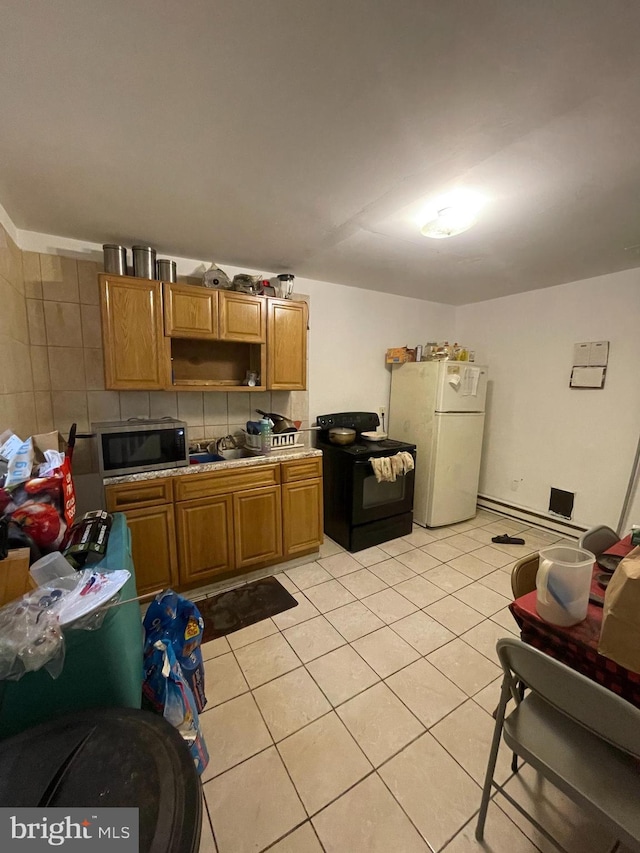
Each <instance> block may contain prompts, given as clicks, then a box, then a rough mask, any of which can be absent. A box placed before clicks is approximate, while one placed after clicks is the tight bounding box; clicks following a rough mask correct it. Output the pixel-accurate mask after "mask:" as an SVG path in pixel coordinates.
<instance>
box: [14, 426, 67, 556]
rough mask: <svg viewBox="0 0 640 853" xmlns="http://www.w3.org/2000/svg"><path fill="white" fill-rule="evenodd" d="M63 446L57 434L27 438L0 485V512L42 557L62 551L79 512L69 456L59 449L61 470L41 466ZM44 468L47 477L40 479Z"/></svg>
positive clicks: (59, 466)
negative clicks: (14, 524) (68, 531)
mask: <svg viewBox="0 0 640 853" xmlns="http://www.w3.org/2000/svg"><path fill="white" fill-rule="evenodd" d="M63 446H64V442H63V441H62V439H61V438H60V436H59V435H58V433H50V434H46V435H37V436H33V437H32V438H29V439H27V441H25V442H23V444H22V445H21V447H20V448H19V449H18V451H17V452H16V453H15V454H14V456H13V457H12V458H11V460H10V461H9V469H8V472H7V476H6V479H5V482H4V484H3V485H1V486H0V513H3V514H4V515H7V516H9V518H10V519H11V521H14V522H15V523H16V524H17V525H18V526H19V527H20V528H22V530H23V531H24V533H26V534H27V536H29V537H30V538H31V539H32V540H33V541H34V542H35V544H36V545H37V546H38V548H39V549H40V552H41V553H42V554H48V553H50V552H51V551H58V550H59V549H60V547H61V544H62V540H63V537H64V535H65V533H66V531H67V527H69V526H70V525H71V524H72V523H73V519H74V518H75V513H76V498H75V491H74V487H73V478H72V476H71V461H70V459H69V457H68V456H65V455H64V453H62V452H61V451H59V450H58V451H56V453H55V456H56V457H57V459H58V460H61V461H59V464H58V467H56V468H51V466H50V465H44V466H43V465H42V462H43V461H44V462H46V459H47V457H46V455H45V454H46V453H47V452H50V451H55V448H60V447H63ZM41 467H43V468H44V470H45V471H46V476H38V474H39V473H40V470H39V469H40V468H41ZM0 482H1V481H0Z"/></svg>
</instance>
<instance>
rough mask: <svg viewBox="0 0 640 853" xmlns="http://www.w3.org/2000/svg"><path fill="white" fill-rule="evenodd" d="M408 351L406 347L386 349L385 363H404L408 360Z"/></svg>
mask: <svg viewBox="0 0 640 853" xmlns="http://www.w3.org/2000/svg"><path fill="white" fill-rule="evenodd" d="M409 352H410V350H408V349H407V348H406V347H393V348H391V349H388V350H387V364H404V362H405V361H409V360H410V359H409Z"/></svg>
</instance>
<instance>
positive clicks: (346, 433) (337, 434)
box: [329, 427, 357, 444]
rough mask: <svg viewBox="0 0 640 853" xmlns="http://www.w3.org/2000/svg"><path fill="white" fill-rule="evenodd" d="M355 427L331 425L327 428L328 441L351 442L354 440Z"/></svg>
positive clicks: (337, 442) (334, 442) (336, 442)
mask: <svg viewBox="0 0 640 853" xmlns="http://www.w3.org/2000/svg"><path fill="white" fill-rule="evenodd" d="M356 435H357V433H356V431H355V429H349V427H332V428H331V429H330V430H329V441H330V442H331V443H332V444H353V442H354V441H355V440H356Z"/></svg>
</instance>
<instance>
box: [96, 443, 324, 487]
mask: <svg viewBox="0 0 640 853" xmlns="http://www.w3.org/2000/svg"><path fill="white" fill-rule="evenodd" d="M310 456H322V451H321V450H316V449H315V448H313V447H301V448H299V449H298V450H293V449H291V450H272V451H271V453H270V454H269V455H268V456H258V455H256V456H247V457H246V458H245V459H229V460H227V461H225V462H204V463H202V464H200V465H185V466H184V467H182V468H163V469H162V470H160V471H142V472H141V473H140V474H123V475H122V476H120V477H105V478H104V479H103V481H102V482H103V483H104V485H105V486H116V485H117V484H118V483H138V482H140V481H141V480H157V479H160V478H161V477H188V476H189V475H190V474H210V473H211V472H212V471H224V470H226V469H228V468H248V467H250V466H255V465H270V464H272V463H273V462H286V461H287V460H288V459H307V458H309V457H310Z"/></svg>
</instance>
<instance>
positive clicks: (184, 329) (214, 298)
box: [163, 282, 218, 339]
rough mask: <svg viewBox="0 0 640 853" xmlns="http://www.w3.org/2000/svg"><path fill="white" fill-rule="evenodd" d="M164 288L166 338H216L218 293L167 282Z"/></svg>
mask: <svg viewBox="0 0 640 853" xmlns="http://www.w3.org/2000/svg"><path fill="white" fill-rule="evenodd" d="M163 288H164V328H165V334H167V335H169V336H170V337H172V338H209V339H213V338H217V337H218V293H217V291H215V290H211V288H208V287H196V286H194V285H190V284H169V283H168V282H165V283H164V285H163Z"/></svg>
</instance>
